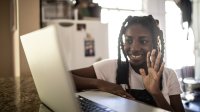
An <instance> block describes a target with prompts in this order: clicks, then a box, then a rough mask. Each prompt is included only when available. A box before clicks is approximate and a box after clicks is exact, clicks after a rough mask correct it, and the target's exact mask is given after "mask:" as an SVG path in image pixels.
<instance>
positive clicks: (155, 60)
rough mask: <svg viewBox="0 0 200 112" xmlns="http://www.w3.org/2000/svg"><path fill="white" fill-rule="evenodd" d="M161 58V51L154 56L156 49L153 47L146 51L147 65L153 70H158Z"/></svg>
mask: <svg viewBox="0 0 200 112" xmlns="http://www.w3.org/2000/svg"><path fill="white" fill-rule="evenodd" d="M161 58H162V53H161V52H159V53H158V55H157V56H156V50H155V49H153V50H152V52H151V53H150V52H148V53H147V67H148V68H153V69H154V70H155V71H158V70H159V69H160V63H161V60H162V59H161Z"/></svg>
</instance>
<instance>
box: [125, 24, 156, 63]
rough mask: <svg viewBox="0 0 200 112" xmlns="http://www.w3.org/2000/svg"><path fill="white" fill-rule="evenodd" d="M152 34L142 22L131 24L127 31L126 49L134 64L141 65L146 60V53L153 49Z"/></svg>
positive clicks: (130, 60)
mask: <svg viewBox="0 0 200 112" xmlns="http://www.w3.org/2000/svg"><path fill="white" fill-rule="evenodd" d="M152 48H153V45H152V34H151V32H150V31H149V30H148V29H147V28H145V27H144V26H142V25H140V24H134V25H130V26H129V27H128V28H127V30H126V31H125V44H124V51H125V52H126V54H127V56H128V57H129V62H130V63H131V65H133V66H139V65H142V64H143V63H145V62H146V55H147V52H148V51H151V50H152Z"/></svg>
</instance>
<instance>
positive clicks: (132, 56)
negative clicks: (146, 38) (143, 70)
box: [131, 55, 142, 59]
mask: <svg viewBox="0 0 200 112" xmlns="http://www.w3.org/2000/svg"><path fill="white" fill-rule="evenodd" d="M140 57H142V55H138V56H135V55H131V58H133V59H139V58H140Z"/></svg>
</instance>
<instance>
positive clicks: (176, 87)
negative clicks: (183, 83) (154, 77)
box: [168, 70, 182, 95]
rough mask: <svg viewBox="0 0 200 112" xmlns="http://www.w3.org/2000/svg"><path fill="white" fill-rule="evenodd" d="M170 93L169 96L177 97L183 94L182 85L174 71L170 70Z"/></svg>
mask: <svg viewBox="0 0 200 112" xmlns="http://www.w3.org/2000/svg"><path fill="white" fill-rule="evenodd" d="M168 91H169V95H177V94H181V93H182V90H181V87H180V83H179V81H178V78H177V75H176V73H175V71H174V70H170V72H169V78H168Z"/></svg>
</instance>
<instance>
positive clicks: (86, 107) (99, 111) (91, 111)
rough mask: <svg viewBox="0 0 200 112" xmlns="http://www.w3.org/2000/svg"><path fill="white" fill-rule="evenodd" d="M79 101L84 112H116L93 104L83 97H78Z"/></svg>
mask: <svg viewBox="0 0 200 112" xmlns="http://www.w3.org/2000/svg"><path fill="white" fill-rule="evenodd" d="M78 100H79V103H80V106H81V109H82V112H116V111H114V110H112V109H110V108H108V107H106V106H103V105H101V104H98V103H96V102H93V101H91V100H89V99H86V98H84V97H82V96H78Z"/></svg>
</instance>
